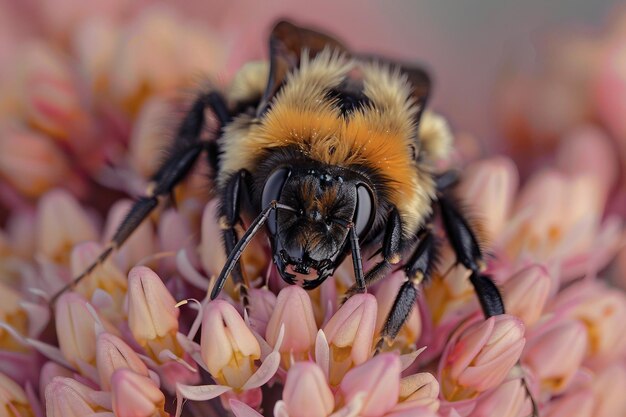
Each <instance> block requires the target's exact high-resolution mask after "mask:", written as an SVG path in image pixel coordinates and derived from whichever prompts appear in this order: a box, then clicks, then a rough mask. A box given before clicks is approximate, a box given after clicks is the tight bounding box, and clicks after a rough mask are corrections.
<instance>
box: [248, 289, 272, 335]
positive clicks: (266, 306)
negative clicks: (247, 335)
mask: <svg viewBox="0 0 626 417" xmlns="http://www.w3.org/2000/svg"><path fill="white" fill-rule="evenodd" d="M249 292H250V318H249V319H250V327H251V328H252V329H253V330H254V331H255V332H257V333H258V334H265V332H266V331H267V323H268V322H269V320H270V317H271V316H272V312H273V311H274V307H275V306H276V296H275V295H274V293H273V292H271V291H269V290H268V289H267V288H252V289H250V290H249Z"/></svg>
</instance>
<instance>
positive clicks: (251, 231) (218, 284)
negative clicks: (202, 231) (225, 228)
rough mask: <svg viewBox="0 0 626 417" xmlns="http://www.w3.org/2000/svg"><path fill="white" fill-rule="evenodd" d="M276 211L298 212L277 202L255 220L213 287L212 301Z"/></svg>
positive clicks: (273, 202)
mask: <svg viewBox="0 0 626 417" xmlns="http://www.w3.org/2000/svg"><path fill="white" fill-rule="evenodd" d="M275 209H281V210H287V211H291V212H294V213H295V212H297V210H296V209H294V208H293V207H289V206H286V205H284V204H280V203H279V202H277V201H276V200H273V201H272V202H270V204H269V205H268V206H267V207H265V208H264V209H263V211H261V213H260V214H259V215H258V216H257V217H256V219H254V221H253V222H252V224H251V225H250V227H249V228H248V230H246V232H245V233H244V234H243V236H242V237H241V239H240V240H239V241H238V242H237V244H236V245H235V247H234V248H233V250H232V251H231V252H230V254H229V255H228V259H226V264H225V265H224V268H222V272H220V275H219V277H218V278H217V281H216V282H215V285H214V286H213V290H212V291H211V300H214V299H215V298H216V297H217V295H218V294H219V293H220V291H222V288H223V287H224V283H225V282H226V278H227V277H228V276H229V275H230V273H231V272H232V271H233V269H234V268H235V265H236V264H237V262H238V261H239V258H241V255H242V253H243V251H244V250H245V249H246V246H248V244H249V243H250V241H252V238H253V237H254V236H255V235H256V234H257V233H258V232H259V230H261V227H262V226H263V225H264V224H265V222H266V221H267V219H268V217H269V216H270V213H271V212H272V211H273V210H275Z"/></svg>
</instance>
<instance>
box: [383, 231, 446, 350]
mask: <svg viewBox="0 0 626 417" xmlns="http://www.w3.org/2000/svg"><path fill="white" fill-rule="evenodd" d="M437 249H438V245H437V240H436V239H435V237H434V236H433V234H432V232H431V227H430V225H429V226H427V227H425V228H424V229H423V230H422V232H421V233H420V234H419V240H418V243H417V246H416V247H415V250H414V251H413V254H412V255H411V256H410V258H409V260H408V261H407V262H406V264H405V265H404V272H405V281H404V282H403V283H402V285H401V286H400V290H399V291H398V295H397V296H396V299H395V300H394V302H393V305H392V306H391V310H390V311H389V314H388V315H387V318H386V319H385V324H384V326H383V329H382V332H381V335H380V340H379V341H378V343H377V345H376V351H377V352H379V351H380V350H381V349H382V347H383V344H384V343H387V344H391V343H392V342H393V340H394V339H395V338H396V336H397V335H398V332H400V329H401V328H402V325H403V324H404V323H405V322H406V320H407V318H408V317H409V313H410V312H411V309H412V308H413V306H414V305H415V302H416V301H417V297H418V295H419V288H420V286H421V284H422V283H423V282H425V281H426V282H427V281H428V280H429V279H430V275H431V273H432V271H433V269H434V266H435V264H436V262H437V254H438V252H437Z"/></svg>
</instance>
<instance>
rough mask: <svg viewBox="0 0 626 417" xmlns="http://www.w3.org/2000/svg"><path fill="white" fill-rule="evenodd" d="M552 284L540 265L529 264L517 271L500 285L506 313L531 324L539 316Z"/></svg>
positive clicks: (526, 323)
mask: <svg viewBox="0 0 626 417" xmlns="http://www.w3.org/2000/svg"><path fill="white" fill-rule="evenodd" d="M553 284H554V283H553V281H552V278H551V277H550V276H549V275H548V271H547V270H546V268H545V267H543V266H542V265H538V264H535V265H531V266H529V267H526V268H524V269H522V270H521V271H519V272H517V273H516V274H514V275H513V276H512V277H510V278H509V279H508V280H507V281H506V282H505V283H504V285H503V286H502V294H503V296H504V305H505V306H506V311H507V313H509V314H512V315H514V316H517V317H519V318H520V319H521V320H522V321H523V322H524V324H525V325H526V326H532V325H533V324H534V323H535V322H536V321H537V320H539V317H541V314H542V313H543V310H544V307H545V305H546V302H547V301H548V297H549V296H550V292H551V290H552V286H553Z"/></svg>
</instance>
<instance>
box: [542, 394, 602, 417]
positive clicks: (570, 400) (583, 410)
mask: <svg viewBox="0 0 626 417" xmlns="http://www.w3.org/2000/svg"><path fill="white" fill-rule="evenodd" d="M541 415H542V416H545V417H596V415H595V414H594V413H593V394H592V392H591V390H589V389H584V388H583V389H579V390H576V391H573V392H570V393H567V394H565V395H563V396H561V397H559V398H557V399H555V400H553V401H550V404H548V406H547V407H546V408H545V410H542V414H541Z"/></svg>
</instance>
